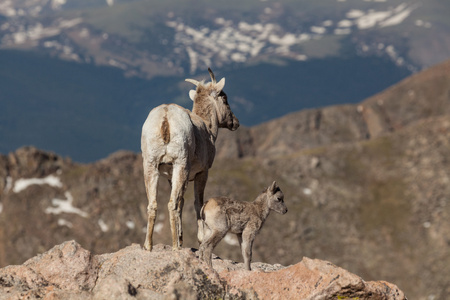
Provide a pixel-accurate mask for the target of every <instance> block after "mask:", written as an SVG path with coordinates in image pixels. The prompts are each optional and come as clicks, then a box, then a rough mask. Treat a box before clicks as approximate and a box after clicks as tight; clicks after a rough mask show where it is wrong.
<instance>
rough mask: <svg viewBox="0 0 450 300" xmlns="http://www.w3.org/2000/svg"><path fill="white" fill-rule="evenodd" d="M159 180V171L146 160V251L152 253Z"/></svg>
mask: <svg viewBox="0 0 450 300" xmlns="http://www.w3.org/2000/svg"><path fill="white" fill-rule="evenodd" d="M158 178H159V171H158V169H157V168H155V166H153V165H152V164H150V163H149V162H147V161H146V160H145V159H144V179H145V191H146V193H147V198H148V206H147V215H148V221H147V234H146V236H145V243H144V249H146V250H149V251H151V250H152V245H153V243H152V236H153V227H154V225H155V219H156V211H157V203H156V196H157V194H158Z"/></svg>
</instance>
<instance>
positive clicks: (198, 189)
mask: <svg viewBox="0 0 450 300" xmlns="http://www.w3.org/2000/svg"><path fill="white" fill-rule="evenodd" d="M207 180H208V171H207V170H206V171H203V172H201V173H198V174H197V175H196V176H195V179H194V193H195V201H194V207H195V213H196V215H197V228H198V231H197V240H198V243H199V244H201V243H202V240H203V239H204V237H205V228H204V223H203V220H202V217H201V215H200V210H201V209H202V206H203V194H204V191H205V186H206V181H207Z"/></svg>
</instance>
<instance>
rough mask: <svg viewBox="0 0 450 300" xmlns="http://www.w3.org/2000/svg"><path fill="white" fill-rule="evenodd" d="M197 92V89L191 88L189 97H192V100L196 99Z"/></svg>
mask: <svg viewBox="0 0 450 300" xmlns="http://www.w3.org/2000/svg"><path fill="white" fill-rule="evenodd" d="M196 93H197V92H196V91H195V90H190V91H189V98H191V100H192V101H194V99H195V94H196Z"/></svg>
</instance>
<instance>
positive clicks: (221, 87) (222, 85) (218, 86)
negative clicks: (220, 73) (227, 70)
mask: <svg viewBox="0 0 450 300" xmlns="http://www.w3.org/2000/svg"><path fill="white" fill-rule="evenodd" d="M224 86H225V77H224V78H222V79H221V80H220V81H219V82H218V83H217V84H216V86H215V89H216V91H217V94H219V93H220V92H221V91H222V90H223V87H224Z"/></svg>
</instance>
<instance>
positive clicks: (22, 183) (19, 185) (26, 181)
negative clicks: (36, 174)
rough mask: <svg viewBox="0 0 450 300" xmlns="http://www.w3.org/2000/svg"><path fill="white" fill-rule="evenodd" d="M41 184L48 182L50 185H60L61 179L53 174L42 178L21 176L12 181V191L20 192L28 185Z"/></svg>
mask: <svg viewBox="0 0 450 300" xmlns="http://www.w3.org/2000/svg"><path fill="white" fill-rule="evenodd" d="M35 184H36V185H43V184H48V185H49V186H52V187H58V188H60V187H62V183H61V180H60V179H59V177H56V176H55V175H48V176H47V177H44V178H21V179H17V180H16V182H14V187H13V192H14V193H20V192H21V191H23V190H25V189H26V188H28V187H29V186H30V185H35Z"/></svg>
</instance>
